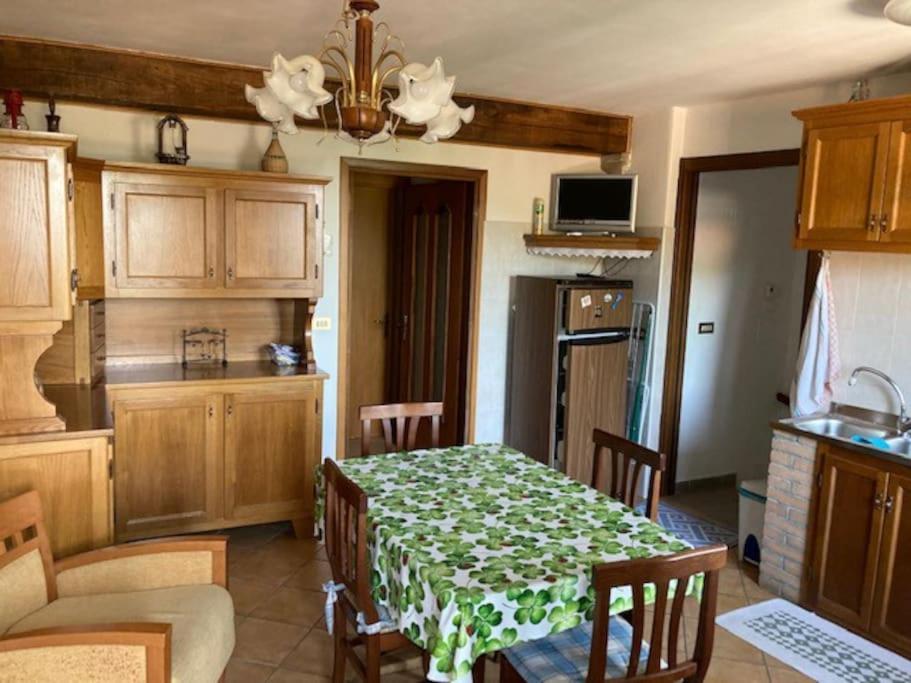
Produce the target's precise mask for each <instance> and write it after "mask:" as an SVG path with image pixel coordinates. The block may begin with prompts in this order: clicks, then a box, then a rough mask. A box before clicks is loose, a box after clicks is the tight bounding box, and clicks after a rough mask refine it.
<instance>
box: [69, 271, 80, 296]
mask: <svg viewBox="0 0 911 683" xmlns="http://www.w3.org/2000/svg"><path fill="white" fill-rule="evenodd" d="M78 286H79V269H78V268H73V270H71V271H70V291H71V292H75V291H76V287H78Z"/></svg>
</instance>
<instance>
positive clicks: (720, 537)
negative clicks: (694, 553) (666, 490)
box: [639, 502, 737, 548]
mask: <svg viewBox="0 0 911 683" xmlns="http://www.w3.org/2000/svg"><path fill="white" fill-rule="evenodd" d="M643 508H644V505H642V506H640V507H639V511H640V512H641V511H642V509H643ZM658 523H659V524H660V525H661V526H663V527H664V528H665V529H667V530H668V531H670V532H671V533H672V534H674V535H675V536H677V537H678V538H680V539H683V540H684V541H686V542H687V543H690V544H692V545H693V546H695V547H697V548H699V547H701V546H704V545H712V544H713V543H724V544H725V545H726V546H728V547H729V548H730V547H733V546H735V545H737V532H736V531H731V530H730V529H725V528H724V527H720V526H718V525H717V524H714V523H712V522H709V521H706V520H704V519H700V518H699V517H694V516H693V515H691V514H689V513H686V512H683V511H682V510H677V509H676V508H674V507H672V506H671V505H669V504H668V503H664V502H660V503H658Z"/></svg>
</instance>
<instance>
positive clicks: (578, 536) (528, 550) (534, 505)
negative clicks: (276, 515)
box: [318, 444, 702, 682]
mask: <svg viewBox="0 0 911 683" xmlns="http://www.w3.org/2000/svg"><path fill="white" fill-rule="evenodd" d="M340 466H341V469H342V472H343V473H344V474H345V475H346V476H347V477H348V478H349V479H351V480H352V481H354V482H355V483H356V484H357V485H358V486H360V487H361V488H362V489H363V490H364V491H365V492H366V493H367V495H368V500H369V506H368V513H367V514H368V529H369V531H368V545H369V549H370V556H371V558H370V559H371V563H372V568H371V585H372V591H373V598H374V600H375V601H376V602H377V604H380V605H382V606H383V607H385V608H386V609H387V610H388V612H389V614H390V615H391V617H392V618H393V619H394V620H395V621H397V623H398V625H399V630H400V631H401V632H402V633H404V634H405V636H407V637H408V639H409V640H411V641H412V642H413V643H414V644H415V645H417V646H418V647H419V648H422V649H423V650H425V651H426V652H428V653H429V655H430V669H429V672H428V676H427V677H428V679H429V680H431V681H460V682H461V681H470V680H471V672H472V667H473V665H474V663H475V661H476V660H478V659H479V658H480V657H483V656H484V655H486V654H488V653H492V652H495V651H497V650H501V649H504V648H508V647H510V646H512V645H515V644H516V643H519V642H523V641H530V640H534V639H537V638H544V637H546V636H548V635H550V634H552V633H558V632H560V631H563V630H565V629H569V628H573V627H575V626H578V625H580V624H582V623H583V622H584V621H585V620H592V619H593V612H594V601H595V593H594V588H593V586H592V585H591V569H592V567H593V566H594V565H596V564H600V563H604V562H620V561H624V560H629V559H634V558H644V557H652V556H656V555H667V554H673V553H677V552H680V551H683V550H687V549H689V548H691V547H692V546H691V545H690V544H688V543H686V542H684V541H682V540H680V539H679V538H677V537H675V536H674V535H673V534H672V533H670V532H668V531H667V530H666V529H664V528H662V527H661V526H659V525H658V524H656V523H654V522H652V521H651V520H650V519H648V518H647V517H645V516H644V515H643V514H641V513H640V512H637V511H635V510H633V509H631V508H629V507H627V506H625V505H623V504H622V503H620V502H618V501H616V500H614V499H612V498H609V497H608V496H605V495H603V494H602V493H600V492H598V491H596V490H595V489H593V488H591V487H589V486H586V485H585V484H582V483H580V482H577V481H575V480H573V479H570V478H569V477H567V476H566V475H564V474H563V473H561V472H558V471H556V470H555V469H552V468H550V467H547V466H545V465H543V464H541V463H539V462H537V461H535V460H532V459H531V458H529V457H527V456H525V455H524V454H522V453H521V452H519V451H517V450H515V449H513V448H509V447H507V446H503V445H501V444H473V445H468V446H456V447H451V448H433V449H426V450H417V451H409V452H401V453H388V454H382V455H371V456H368V457H363V458H352V459H347V460H344V461H343V462H342V463H340ZM319 498H321V496H318V499H319ZM649 588H651V590H649ZM673 588H674V589H676V588H677V587H676V586H674V587H673ZM684 590H685V591H686V594H687V595H696V596H699V595H700V594H701V590H702V577H701V575H697V576H696V577H692V578H691V579H690V580H689V581H688V582H687V585H686V586H685V588H684ZM645 594H646V602H647V603H648V602H651V601H653V600H654V587H648V586H647V587H646V590H645ZM630 609H632V590H631V588H630V587H625V588H618V589H614V590H613V591H612V593H611V595H610V612H611V614H618V613H621V612H625V611H628V610H630Z"/></svg>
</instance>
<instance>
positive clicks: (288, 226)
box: [225, 189, 322, 297]
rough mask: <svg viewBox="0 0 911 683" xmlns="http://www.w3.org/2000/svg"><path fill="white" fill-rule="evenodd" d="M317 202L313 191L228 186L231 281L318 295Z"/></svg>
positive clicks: (227, 243)
mask: <svg viewBox="0 0 911 683" xmlns="http://www.w3.org/2000/svg"><path fill="white" fill-rule="evenodd" d="M317 201H318V200H317V196H316V194H314V193H312V192H294V191H289V190H283V191H280V192H275V191H272V192H263V191H260V190H256V189H249V190H244V189H237V190H234V189H231V190H225V282H226V284H227V286H228V287H229V288H231V289H237V290H244V289H248V290H249V289H255V290H262V289H266V290H273V289H276V288H279V289H282V290H287V292H288V293H289V294H293V293H297V295H298V296H300V291H301V290H303V291H305V292H306V293H307V295H308V296H313V297H316V296H320V295H321V294H322V291H321V286H320V279H319V268H320V261H321V258H320V256H321V254H322V231H321V230H317V228H316V216H317V211H318V209H317Z"/></svg>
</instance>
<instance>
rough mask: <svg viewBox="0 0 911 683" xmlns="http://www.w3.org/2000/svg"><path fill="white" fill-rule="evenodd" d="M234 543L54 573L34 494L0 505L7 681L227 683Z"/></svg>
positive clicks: (186, 541) (133, 547)
mask: <svg viewBox="0 0 911 683" xmlns="http://www.w3.org/2000/svg"><path fill="white" fill-rule="evenodd" d="M226 557H227V539H226V538H224V537H218V536H209V537H202V536H194V537H186V538H168V539H163V540H154V541H148V542H140V543H131V544H127V545H121V546H113V547H110V548H103V549H100V550H93V551H90V552H87V553H82V554H79V555H74V556H72V557H68V558H65V559H63V560H61V561H59V562H57V563H54V561H53V557H52V555H51V550H50V544H49V542H48V537H47V532H46V530H45V526H44V517H43V514H42V511H41V501H40V499H39V497H38V494H37V493H36V492H34V491H32V492H29V493H26V494H23V495H21V496H18V497H17V498H13V499H12V500H9V501H7V502H5V503H0V680H2V681H4V682H6V681H23V682H25V681H29V682H33V681H61V680H93V681H111V682H112V683H113V682H114V681H116V682H118V683H120V682H133V681H137V682H139V681H141V682H143V683H167V682H169V681H180V682H181V683H196V682H197V681H198V682H200V683H205V682H211V683H214V682H215V681H217V680H221V679H223V673H224V668H225V666H226V665H227V663H228V659H229V658H230V656H231V652H232V651H233V649H234V605H233V602H232V601H231V596H230V595H229V593H228V591H227V590H226V587H227V571H226V568H227V564H226Z"/></svg>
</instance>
